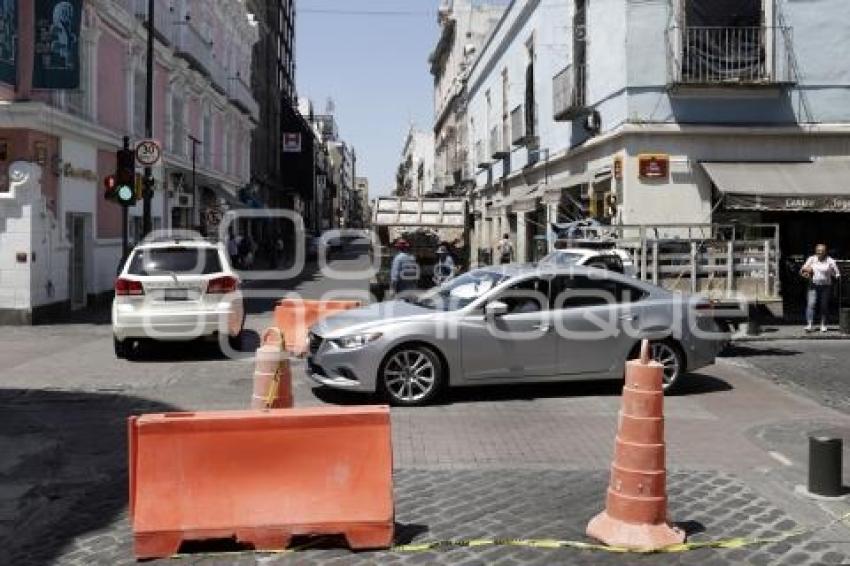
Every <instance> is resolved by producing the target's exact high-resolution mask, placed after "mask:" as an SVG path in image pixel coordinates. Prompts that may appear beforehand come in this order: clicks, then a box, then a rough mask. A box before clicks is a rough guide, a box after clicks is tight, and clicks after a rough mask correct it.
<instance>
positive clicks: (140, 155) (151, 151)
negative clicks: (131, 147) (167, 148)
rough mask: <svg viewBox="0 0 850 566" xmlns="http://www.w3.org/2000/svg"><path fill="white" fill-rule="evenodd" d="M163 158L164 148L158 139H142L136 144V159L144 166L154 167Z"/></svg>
mask: <svg viewBox="0 0 850 566" xmlns="http://www.w3.org/2000/svg"><path fill="white" fill-rule="evenodd" d="M160 159H162V148H161V147H160V145H159V142H158V141H156V140H142V141H140V142H139V143H138V144H137V145H136V161H138V162H139V165H141V166H143V167H153V166H154V165H156V164H157V163H159V160H160Z"/></svg>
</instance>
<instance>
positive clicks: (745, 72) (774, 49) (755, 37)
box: [667, 26, 796, 86]
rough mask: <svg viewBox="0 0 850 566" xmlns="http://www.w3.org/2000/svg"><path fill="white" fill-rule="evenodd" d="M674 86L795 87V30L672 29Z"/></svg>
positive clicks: (669, 32) (669, 39) (669, 40)
mask: <svg viewBox="0 0 850 566" xmlns="http://www.w3.org/2000/svg"><path fill="white" fill-rule="evenodd" d="M667 47H668V52H669V54H670V57H669V62H670V69H669V75H670V84H672V85H694V86H730V85H733V86H734V85H743V86H771V85H782V84H794V83H795V82H796V76H795V72H794V65H793V50H792V41H791V29H790V28H788V27H784V26H777V27H686V28H680V27H673V28H670V29H668V30H667Z"/></svg>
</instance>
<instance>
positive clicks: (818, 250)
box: [800, 244, 841, 332]
mask: <svg viewBox="0 0 850 566" xmlns="http://www.w3.org/2000/svg"><path fill="white" fill-rule="evenodd" d="M800 275H802V276H803V277H805V278H806V279H808V280H809V291H808V295H807V296H806V322H807V325H806V332H811V331H812V330H814V322H815V311H817V312H818V313H819V314H820V331H821V332H826V330H827V328H826V319H827V316H829V299H830V297H831V296H832V282H833V280H834V279H839V278H840V277H841V272H839V271H838V264H836V263H835V260H834V259H832V258H831V257H829V256H828V255H827V253H826V245H825V244H818V245H817V247H815V255H813V256H811V257H810V258H809V259H807V260H806V263H804V264H803V267H802V269H800Z"/></svg>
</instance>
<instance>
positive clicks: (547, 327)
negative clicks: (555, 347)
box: [531, 324, 552, 332]
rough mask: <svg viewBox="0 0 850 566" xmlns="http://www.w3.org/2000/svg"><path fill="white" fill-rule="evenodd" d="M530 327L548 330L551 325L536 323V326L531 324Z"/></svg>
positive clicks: (543, 330)
mask: <svg viewBox="0 0 850 566" xmlns="http://www.w3.org/2000/svg"><path fill="white" fill-rule="evenodd" d="M531 328H532V329H533V330H539V331H541V332H549V329H551V328H552V327H551V326H549V325H548V324H538V325H536V326H532V327H531Z"/></svg>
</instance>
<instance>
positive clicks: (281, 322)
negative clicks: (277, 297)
mask: <svg viewBox="0 0 850 566" xmlns="http://www.w3.org/2000/svg"><path fill="white" fill-rule="evenodd" d="M360 306H362V303H361V302H360V301H308V300H304V299H282V300H281V301H279V302H278V304H277V306H276V307H275V309H274V318H275V324H276V325H277V327H278V328H279V329H280V331H281V332H283V335H284V337H285V339H286V341H285V343H284V347H285V348H286V351H288V352H290V353H292V354H293V355H296V356H303V355H304V354H305V353H306V352H307V334H308V331H309V330H310V327H311V326H313V325H314V324H316V323H317V322H318V321H320V320H321V319H323V318H325V317H326V316H328V315H331V314H334V313H337V312H340V311H344V310H349V309H356V308H358V307H360Z"/></svg>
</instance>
